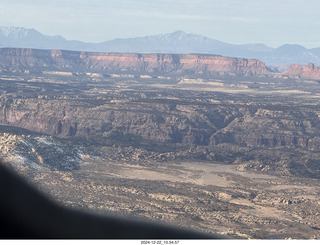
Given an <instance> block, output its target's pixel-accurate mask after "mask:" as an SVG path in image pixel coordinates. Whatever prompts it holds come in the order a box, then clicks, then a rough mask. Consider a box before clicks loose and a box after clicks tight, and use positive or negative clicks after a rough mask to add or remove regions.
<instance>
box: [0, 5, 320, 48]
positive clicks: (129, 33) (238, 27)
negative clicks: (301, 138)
mask: <svg viewBox="0 0 320 245" xmlns="http://www.w3.org/2000/svg"><path fill="white" fill-rule="evenodd" d="M319 10H320V1H319V0H52V1H51V0H28V1H25V0H0V25H1V26H22V27H27V28H35V29H37V30H38V31H40V32H42V33H43V34H46V35H57V34H59V35H62V36H63V37H65V38H66V39H69V40H82V41H90V42H102V41H107V40H110V39H114V38H118V37H137V36H146V35H153V34H160V33H170V32H173V31H176V30H183V31H186V32H190V33H194V34H201V35H204V36H207V37H210V38H213V39H217V40H220V41H223V42H227V43H233V44H242V43H265V44H267V45H269V46H271V47H278V46H280V45H282V44H284V43H297V44H301V45H303V46H305V47H308V48H311V47H320V14H319Z"/></svg>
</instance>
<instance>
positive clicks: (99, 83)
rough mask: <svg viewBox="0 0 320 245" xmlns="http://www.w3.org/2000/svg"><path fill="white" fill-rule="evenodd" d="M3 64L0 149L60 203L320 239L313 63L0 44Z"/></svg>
mask: <svg viewBox="0 0 320 245" xmlns="http://www.w3.org/2000/svg"><path fill="white" fill-rule="evenodd" d="M0 69H1V71H0V108H1V110H0V125H1V126H0V142H1V148H0V153H1V158H2V159H3V160H4V161H5V162H6V163H7V164H8V165H10V166H11V167H12V168H14V169H16V171H17V172H19V173H20V174H21V175H23V176H25V177H26V178H27V179H28V180H29V181H30V182H32V183H35V184H37V185H38V186H39V188H41V189H43V190H45V191H46V192H47V193H50V195H52V196H54V197H55V198H56V199H57V200H59V201H60V202H61V203H63V204H64V205H67V206H72V207H78V208H84V209H87V210H91V211H94V212H102V213H103V212H107V211H112V212H116V213H117V214H119V215H124V214H125V215H137V216H139V217H144V218H146V217H147V218H150V219H152V220H161V221H166V220H170V222H174V221H175V218H177V219H178V223H179V225H182V226H185V227H189V228H190V227H191V228H194V229H198V230H199V231H206V232H208V231H209V232H214V233H219V234H223V235H228V236H231V237H236V238H239V237H242V238H275V237H276V238H308V239H310V238H319V236H318V234H317V232H318V229H319V227H320V224H319V222H318V221H317V220H316V217H318V215H319V212H317V208H318V207H319V200H318V197H317V196H318V194H319V193H320V189H319V186H318V182H317V181H318V179H319V178H320V165H319V160H318V159H319V157H320V153H319V149H320V136H319V133H318V132H319V130H320V109H319V98H320V84H319V81H318V75H317V74H318V72H319V69H318V68H317V67H316V66H314V65H311V64H310V65H308V66H307V67H305V68H303V67H302V66H300V65H292V66H291V67H290V68H289V70H287V71H285V72H283V73H281V72H274V71H272V69H270V68H268V67H267V66H266V65H265V64H264V63H263V62H261V61H259V60H256V59H242V58H231V57H222V56H216V55H202V54H188V55H178V54H133V53H96V52H95V53H90V52H77V51H64V50H35V49H16V48H4V49H0ZM185 185H187V186H188V188H189V189H188V190H189V191H186V190H184V188H183V186H185ZM68 186H69V187H68ZM156 186H161V188H162V189H161V190H156ZM266 186H267V187H266ZM297 186H300V187H301V188H300V187H299V188H298V187H297ZM268 187H270V188H271V189H268ZM75 190H76V191H75ZM190 190H192V191H190ZM170 191H171V192H170ZM188 192H190V193H191V194H189V196H188ZM77 193H86V194H77ZM143 193H147V194H143ZM166 193H167V194H166ZM168 193H169V194H168ZM306 193H307V194H306ZM128 195H129V196H130V198H128ZM106 196H108V198H107V199H106ZM117 198H118V199H117ZM135 198H137V199H136V200H135ZM120 200H121V201H120ZM209 204H210V205H209ZM206 205H209V206H210V208H206ZM215 205H216V208H215V209H214V208H213V207H214V206H215ZM209 206H208V207H209ZM117 207H118V208H117ZM166 210H169V211H166ZM251 211H252V212H251ZM274 212H276V213H279V215H280V214H281V215H280V216H279V217H280V218H277V217H275V216H274V215H272V213H274ZM236 214H237V215H236ZM208 217H211V218H208ZM210 219H212V220H215V222H214V224H210ZM239 224H241V225H239ZM242 225H243V226H242ZM266 227H268V228H267V229H266ZM299 229H301V230H302V231H303V232H297V230H299ZM280 231H281V232H280Z"/></svg>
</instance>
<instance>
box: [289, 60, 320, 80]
mask: <svg viewBox="0 0 320 245" xmlns="http://www.w3.org/2000/svg"><path fill="white" fill-rule="evenodd" d="M283 74H284V75H289V76H299V77H301V78H306V79H320V66H315V65H314V64H312V63H310V64H308V65H307V66H305V67H303V66H302V65H298V64H294V65H291V66H290V68H289V69H288V70H287V71H285V72H283Z"/></svg>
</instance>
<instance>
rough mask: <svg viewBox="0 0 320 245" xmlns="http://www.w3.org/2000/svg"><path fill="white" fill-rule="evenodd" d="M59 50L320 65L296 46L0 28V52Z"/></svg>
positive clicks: (312, 52)
mask: <svg viewBox="0 0 320 245" xmlns="http://www.w3.org/2000/svg"><path fill="white" fill-rule="evenodd" d="M4 47H16V48H36V49H63V50H76V51H95V52H125V53H171V54H175V53H179V54H190V53H201V54H216V55H222V56H230V57H239V58H249V59H251V58H256V59H259V60H261V61H263V62H265V63H266V64H267V65H268V66H278V68H279V67H280V69H281V65H284V66H283V67H284V69H285V68H287V65H290V64H301V65H307V64H309V63H314V64H315V65H320V48H313V49H307V48H305V47H303V46H301V45H297V44H285V45H282V46H281V47H279V48H271V47H267V46H266V45H264V44H244V45H235V44H228V43H224V42H221V41H218V40H215V39H211V38H208V37H205V36H201V35H195V34H190V33H186V32H183V31H176V32H173V33H168V34H159V35H154V36H146V37H137V38H121V39H114V40H110V41H106V42H101V43H86V42H81V41H70V40H66V39H65V38H63V37H62V36H47V35H43V34H41V33H40V32H38V31H37V30H35V29H27V28H23V27H0V48H4Z"/></svg>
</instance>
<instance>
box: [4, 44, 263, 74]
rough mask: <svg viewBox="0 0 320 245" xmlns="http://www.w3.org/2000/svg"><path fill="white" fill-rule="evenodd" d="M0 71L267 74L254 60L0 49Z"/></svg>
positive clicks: (259, 63) (199, 55)
mask: <svg viewBox="0 0 320 245" xmlns="http://www.w3.org/2000/svg"><path fill="white" fill-rule="evenodd" d="M0 69H3V70H11V71H13V70H14V71H24V70H34V71H42V70H59V71H71V72H114V71H121V72H138V73H183V72H187V73H200V74H210V73H223V74H228V73H231V74H236V75H263V74H267V73H268V70H267V68H266V65H265V64H264V63H263V62H261V61H259V60H257V59H242V58H231V57H222V56H216V55H205V54H134V53H99V52H77V51H64V50H36V49H20V48H3V49H0Z"/></svg>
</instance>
